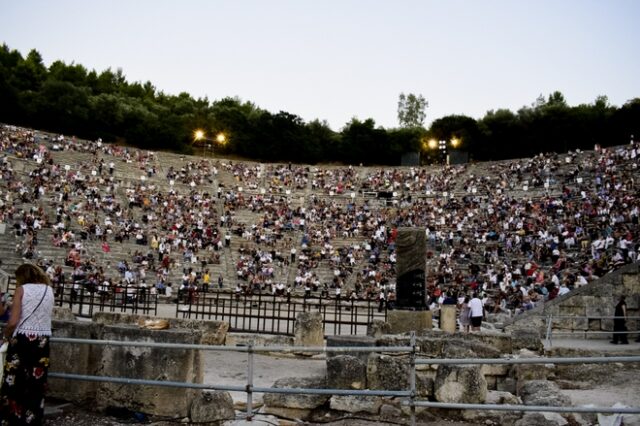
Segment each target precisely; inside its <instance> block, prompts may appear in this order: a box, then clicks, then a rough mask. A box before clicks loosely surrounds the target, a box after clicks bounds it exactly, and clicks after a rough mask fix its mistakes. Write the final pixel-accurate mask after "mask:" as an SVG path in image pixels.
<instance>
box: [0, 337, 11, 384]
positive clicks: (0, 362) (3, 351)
mask: <svg viewBox="0 0 640 426" xmlns="http://www.w3.org/2000/svg"><path fill="white" fill-rule="evenodd" d="M8 347H9V342H4V343H3V344H2V346H0V383H2V377H3V376H2V375H3V374H4V358H5V357H6V356H7V348H8Z"/></svg>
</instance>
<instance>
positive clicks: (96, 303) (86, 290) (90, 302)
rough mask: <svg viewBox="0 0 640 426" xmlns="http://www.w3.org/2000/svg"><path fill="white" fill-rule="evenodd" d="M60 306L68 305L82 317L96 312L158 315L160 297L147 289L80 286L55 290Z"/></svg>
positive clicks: (58, 287)
mask: <svg viewBox="0 0 640 426" xmlns="http://www.w3.org/2000/svg"><path fill="white" fill-rule="evenodd" d="M54 294H55V303H56V305H57V306H68V307H69V309H71V311H72V312H73V313H74V314H75V315H77V316H79V317H83V318H90V317H92V316H93V314H94V312H128V313H132V314H144V315H157V314H158V295H157V294H151V292H150V290H149V288H147V287H134V286H131V287H120V286H115V287H109V288H105V289H101V287H99V286H89V285H77V284H73V285H70V286H64V285H60V286H56V287H55V288H54Z"/></svg>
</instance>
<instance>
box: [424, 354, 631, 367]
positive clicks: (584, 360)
mask: <svg viewBox="0 0 640 426" xmlns="http://www.w3.org/2000/svg"><path fill="white" fill-rule="evenodd" d="M612 362H640V356H639V355H636V356H594V357H577V358H546V357H543V358H518V359H509V358H460V359H428V358H421V359H417V360H416V364H418V365H440V364H450V365H468V364H508V365H513V364H607V363H612Z"/></svg>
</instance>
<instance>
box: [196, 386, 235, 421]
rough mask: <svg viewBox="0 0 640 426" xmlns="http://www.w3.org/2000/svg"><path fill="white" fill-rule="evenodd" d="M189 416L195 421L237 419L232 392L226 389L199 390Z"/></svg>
mask: <svg viewBox="0 0 640 426" xmlns="http://www.w3.org/2000/svg"><path fill="white" fill-rule="evenodd" d="M189 417H190V419H191V421H192V422H194V423H210V422H220V421H224V420H233V419H235V417H236V412H235V409H234V407H233V399H232V398H231V394H229V392H224V391H213V392H210V391H197V392H196V394H195V396H194V399H193V402H192V404H191V410H190V414H189Z"/></svg>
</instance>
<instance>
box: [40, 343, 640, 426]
mask: <svg viewBox="0 0 640 426" xmlns="http://www.w3.org/2000/svg"><path fill="white" fill-rule="evenodd" d="M51 341H52V342H54V343H75V344H95V345H109V346H133V347H155V348H166V349H195V350H209V351H234V352H246V353H247V354H248V363H247V364H248V365H247V383H246V385H217V384H216V385H214V384H208V383H189V382H176V381H159V380H147V379H134V378H126V377H109V376H93V375H84V374H73V373H56V372H50V373H49V377H54V378H58V379H67V380H82V381H93V382H109V383H124V384H134V385H146V386H163V387H174V388H192V389H210V390H221V391H238V392H245V393H246V394H247V404H246V409H247V411H246V418H247V419H251V418H252V417H253V408H252V407H253V404H252V396H253V393H254V392H258V393H279V394H309V395H314V394H315V395H359V396H391V397H399V398H403V400H402V401H401V403H402V404H403V405H405V406H409V407H410V416H411V420H410V421H411V423H410V424H411V425H415V424H416V418H415V408H416V407H434V408H450V409H459V410H498V411H517V412H523V411H544V412H558V413H621V414H640V407H584V406H582V407H555V406H535V405H514V404H507V405H501V404H463V403H442V402H432V401H426V400H418V399H417V398H416V395H417V392H416V379H415V374H416V366H417V365H427V364H434V365H442V364H453V365H465V364H467V365H468V364H512V365H513V364H589V363H592V364H596V363H613V362H640V356H612V357H577V358H546V357H542V358H519V359H513V358H462V359H428V358H420V359H418V358H416V355H417V352H418V351H419V350H420V348H419V347H418V346H417V345H416V336H415V333H414V332H412V333H411V336H410V341H409V345H408V346H389V347H385V346H354V347H348V346H336V347H330V346H314V347H295V346H253V345H252V344H249V345H247V346H235V347H228V346H220V345H203V344H186V343H184V344H183V343H159V342H128V341H119V340H92V339H76V338H67V337H52V338H51ZM256 352H325V353H326V352H398V353H400V352H405V353H407V354H408V355H409V362H410V367H411V368H410V369H409V370H410V371H409V374H410V376H409V388H410V389H409V390H354V389H327V388H318V389H310V388H271V387H258V386H254V385H253V375H254V359H253V355H254V354H255V353H256Z"/></svg>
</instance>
